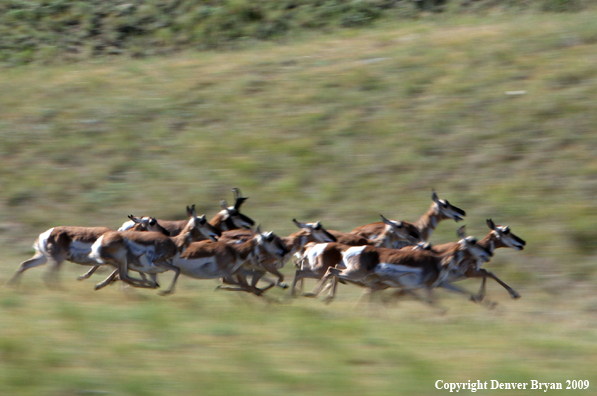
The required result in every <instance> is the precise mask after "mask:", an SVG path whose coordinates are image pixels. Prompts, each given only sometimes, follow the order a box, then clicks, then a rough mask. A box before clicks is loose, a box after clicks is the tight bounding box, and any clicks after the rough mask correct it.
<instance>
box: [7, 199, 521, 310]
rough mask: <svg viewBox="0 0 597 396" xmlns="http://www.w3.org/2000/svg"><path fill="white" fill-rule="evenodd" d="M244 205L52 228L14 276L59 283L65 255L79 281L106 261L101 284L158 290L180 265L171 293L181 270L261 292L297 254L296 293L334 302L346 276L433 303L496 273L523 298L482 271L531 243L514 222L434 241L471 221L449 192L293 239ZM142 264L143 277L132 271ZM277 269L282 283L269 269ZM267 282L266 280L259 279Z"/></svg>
mask: <svg viewBox="0 0 597 396" xmlns="http://www.w3.org/2000/svg"><path fill="white" fill-rule="evenodd" d="M233 192H234V195H235V197H234V198H235V203H234V205H233V206H228V205H227V204H226V201H222V202H221V206H222V210H221V211H220V212H219V213H218V214H216V215H215V216H214V218H213V219H211V220H210V221H207V220H206V217H205V215H202V216H197V214H196V213H195V206H194V205H193V206H191V207H187V215H188V217H189V219H188V220H180V221H168V220H157V219H155V218H154V217H135V216H133V215H130V216H129V219H130V221H127V222H125V223H124V224H123V225H122V227H121V228H119V229H118V230H117V231H114V230H112V229H110V228H107V227H71V226H61V227H54V228H50V229H49V230H47V231H45V232H43V233H41V234H40V235H39V237H38V238H37V240H36V241H35V243H34V245H33V247H34V248H35V254H34V256H33V257H32V258H30V259H29V260H26V261H24V262H22V263H21V264H20V265H19V267H18V269H17V271H16V272H15V274H14V275H13V276H12V278H11V279H10V280H9V281H8V284H11V285H14V284H17V282H18V281H19V279H20V275H21V274H22V273H23V272H24V271H26V270H27V269H29V268H33V267H37V266H39V265H42V264H45V263H49V264H50V270H49V271H48V272H47V274H46V281H48V282H50V281H53V282H56V281H57V276H58V270H59V268H60V265H61V264H62V263H63V262H64V261H70V262H73V263H76V264H81V265H84V266H90V267H91V269H90V270H89V271H88V272H87V273H86V274H84V275H81V276H79V277H78V279H79V280H83V279H87V278H89V277H90V276H91V275H92V274H93V273H94V272H95V271H96V270H97V269H98V268H99V267H101V266H105V265H108V266H110V267H112V268H114V270H113V271H112V273H111V274H110V275H109V276H108V277H107V278H106V279H104V280H103V281H102V282H100V283H98V284H96V285H95V289H96V290H98V289H101V288H103V287H105V286H107V285H109V284H111V283H112V282H115V281H117V280H121V281H123V282H125V283H127V284H129V285H131V286H134V287H140V288H157V287H159V284H158V282H157V274H159V273H162V272H166V271H173V272H174V276H173V279H172V283H171V285H170V286H169V287H168V289H166V290H165V291H162V292H160V294H162V295H166V294H170V293H172V292H173V291H174V287H175V285H176V281H177V279H178V277H179V275H180V274H182V275H185V276H188V277H191V278H195V279H220V280H221V284H220V285H219V286H218V288H219V289H223V290H237V291H245V292H249V293H253V294H255V295H258V296H261V295H263V293H264V292H265V291H266V290H268V289H270V288H271V287H273V286H276V285H277V286H280V287H283V288H287V287H288V285H287V284H285V283H284V277H283V275H282V274H281V273H280V269H281V268H282V267H283V266H284V264H285V263H286V262H287V261H289V260H290V259H292V258H294V264H295V265H296V266H297V267H298V269H297V270H296V275H295V277H294V280H293V283H292V285H291V286H290V295H291V296H294V295H295V294H296V293H297V289H302V283H303V279H304V278H314V279H318V280H319V282H318V283H317V285H316V286H315V288H314V289H313V291H312V292H311V293H305V294H303V295H304V296H309V297H317V296H319V295H320V294H321V293H324V292H326V291H327V292H328V295H327V296H326V297H325V298H324V300H325V301H326V302H329V301H331V299H333V298H334V295H335V293H336V288H337V285H338V282H340V283H343V284H347V283H350V284H355V285H358V286H361V287H363V288H365V293H364V294H365V295H371V293H373V292H376V291H380V290H384V289H396V292H395V295H396V296H399V295H403V294H410V295H413V296H415V297H417V298H420V297H419V296H418V295H417V293H416V292H415V290H417V289H423V290H425V291H427V292H428V294H427V298H425V301H427V302H430V303H433V299H432V298H431V290H432V289H433V288H436V287H441V288H445V289H448V290H451V291H454V292H457V293H462V294H465V295H468V296H469V297H470V299H471V300H473V301H475V302H481V301H483V300H484V297H485V294H486V291H485V282H486V279H487V278H491V279H494V280H495V281H496V282H498V283H499V284H500V285H501V286H503V287H504V288H505V289H506V290H507V291H508V292H509V293H510V296H511V297H512V298H519V297H520V295H519V294H518V293H517V292H516V291H515V290H513V289H512V288H511V287H510V286H508V285H507V284H505V283H504V282H503V281H501V280H500V279H499V278H498V277H496V276H495V275H494V274H493V273H491V272H489V271H487V270H485V269H483V268H481V266H482V265H483V264H484V263H486V262H488V261H489V260H490V258H491V257H492V256H493V252H494V250H495V249H497V248H501V247H506V248H512V249H515V250H523V248H524V246H525V241H524V240H522V239H521V238H519V237H518V236H516V235H514V233H512V232H511V231H510V228H509V227H508V226H499V225H496V224H495V223H494V222H493V221H492V220H491V219H489V220H487V225H488V227H489V233H488V234H487V236H486V237H485V238H483V239H481V240H479V241H477V239H476V238H474V237H472V236H466V235H465V232H464V227H460V228H459V229H458V237H459V240H458V241H457V242H451V243H445V244H441V245H434V246H431V245H430V244H429V243H428V240H429V237H430V236H431V234H432V232H433V231H434V230H435V228H436V227H437V226H438V224H439V223H440V222H441V221H443V220H454V221H456V222H458V221H460V220H462V218H463V216H465V212H464V211H463V210H462V209H460V208H458V207H456V206H454V205H452V204H450V203H449V202H448V201H447V200H444V199H440V198H439V197H438V196H437V194H436V193H435V191H433V193H432V195H431V198H432V202H431V206H430V207H429V210H428V211H427V212H426V213H425V214H423V215H422V216H421V218H420V219H419V220H417V221H416V222H414V223H409V222H406V221H396V220H388V219H386V218H385V217H384V216H381V220H382V221H381V222H378V223H372V224H367V225H363V226H360V227H357V228H355V229H354V230H352V231H351V232H350V233H345V232H339V231H333V230H326V229H325V228H324V227H323V226H322V225H321V223H320V222H316V223H302V222H299V221H297V220H296V219H293V220H292V221H293V222H294V224H295V225H296V226H297V227H298V228H299V230H298V231H297V232H295V233H292V234H291V235H289V236H288V237H279V236H277V235H275V234H274V233H273V232H263V231H261V230H260V227H259V226H257V227H255V229H253V226H254V224H255V223H254V221H253V220H252V219H250V218H249V217H247V216H246V215H244V214H242V213H240V206H241V205H242V203H243V202H244V201H245V200H246V199H247V198H246V197H243V196H242V194H241V192H240V190H238V189H233ZM131 270H132V271H135V272H137V273H138V274H139V277H135V276H131V274H130V273H129V271H131ZM267 273H270V274H273V275H275V276H276V277H277V280H275V281H273V280H269V279H268V278H267V277H265V275H266V274H267ZM468 278H482V284H481V288H480V289H479V291H478V293H477V294H476V295H472V294H470V293H468V292H466V291H464V290H463V289H461V288H459V287H457V286H455V285H454V284H453V283H454V282H456V281H459V280H463V279H468ZM260 281H261V282H264V283H267V286H262V287H261V288H259V287H258V284H259V282H260Z"/></svg>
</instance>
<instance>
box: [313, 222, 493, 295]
mask: <svg viewBox="0 0 597 396" xmlns="http://www.w3.org/2000/svg"><path fill="white" fill-rule="evenodd" d="M458 235H459V237H460V238H461V239H460V240H459V241H458V242H457V243H456V245H455V246H454V247H453V248H452V249H451V250H449V251H447V252H445V253H443V254H435V253H434V252H433V251H430V250H427V249H400V250H396V249H388V248H376V247H372V246H356V247H350V248H348V249H346V250H345V251H344V252H342V264H341V268H339V267H340V266H338V267H336V268H331V267H330V268H328V270H327V272H326V274H325V276H324V277H323V278H322V279H321V280H320V281H319V283H318V284H317V286H316V287H315V289H314V290H313V292H312V293H309V294H307V296H308V297H316V296H318V295H319V294H320V293H321V291H322V289H323V288H324V286H325V285H326V283H327V282H328V280H331V279H332V278H335V279H338V280H344V281H348V282H350V283H356V284H357V285H360V286H365V287H367V288H369V289H370V290H372V291H376V290H383V289H386V288H388V287H392V288H400V289H405V290H409V291H410V290H414V289H420V288H424V289H426V290H427V291H428V292H429V293H430V291H431V289H433V288H435V287H444V288H447V289H449V290H452V291H457V292H462V291H461V290H460V289H458V288H455V287H453V286H452V285H451V284H450V283H449V282H447V277H448V274H449V272H450V270H452V269H453V268H455V267H457V266H458V265H459V264H460V263H462V262H463V261H464V260H466V259H469V258H472V259H473V260H481V261H484V262H487V261H489V259H490V257H491V256H492V253H491V252H489V251H488V250H487V249H485V248H484V247H482V246H480V245H479V244H477V240H476V239H475V238H474V237H470V236H469V237H467V236H465V234H464V231H463V230H462V227H461V228H460V229H459V230H458ZM335 289H336V282H334V283H333V286H332V287H331V291H330V294H329V296H328V297H327V300H328V301H329V300H331V299H333V298H334V296H335Z"/></svg>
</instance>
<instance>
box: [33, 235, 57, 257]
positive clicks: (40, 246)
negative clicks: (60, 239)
mask: <svg viewBox="0 0 597 396" xmlns="http://www.w3.org/2000/svg"><path fill="white" fill-rule="evenodd" d="M52 231H54V228H50V229H49V230H48V231H45V232H42V233H41V234H39V237H38V238H37V244H36V245H37V246H36V245H33V248H34V249H35V250H38V251H40V252H42V253H43V254H44V255H45V256H47V255H48V238H50V234H52Z"/></svg>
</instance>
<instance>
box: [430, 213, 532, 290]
mask: <svg viewBox="0 0 597 396" xmlns="http://www.w3.org/2000/svg"><path fill="white" fill-rule="evenodd" d="M487 226H488V227H489V229H490V230H491V231H489V233H488V234H487V236H485V238H483V239H481V240H480V241H479V242H477V244H478V245H479V246H482V247H483V248H485V249H487V250H488V251H490V252H491V253H493V251H494V250H495V249H498V248H511V249H514V250H518V251H520V250H523V249H524V246H525V245H526V242H525V241H524V240H523V239H522V238H520V237H518V236H517V235H515V234H514V233H513V232H511V231H510V227H508V226H496V225H495V223H494V222H493V220H491V219H487ZM454 244H455V243H444V244H441V245H436V246H433V248H432V249H433V251H435V252H437V253H439V254H441V253H444V252H446V251H448V250H450V249H452V248H453V247H454ZM480 264H481V263H479V262H474V261H472V260H470V259H469V260H465V261H464V262H463V263H461V264H460V265H459V266H458V268H455V269H454V270H452V271H451V272H450V275H449V277H448V281H449V282H456V281H459V280H463V279H468V278H483V280H482V282H481V288H480V289H479V292H478V293H477V295H476V296H474V301H482V300H483V299H484V298H485V283H486V280H487V278H491V279H493V280H495V281H496V282H497V283H499V284H500V285H501V286H502V287H503V288H504V289H506V290H507V291H508V293H510V296H511V297H512V298H514V299H518V298H520V294H518V292H516V291H515V290H514V289H512V288H511V287H510V286H508V285H507V284H506V283H504V282H503V281H502V280H501V279H499V278H498V277H497V276H496V275H495V274H493V273H492V272H490V271H487V270H485V269H483V268H480Z"/></svg>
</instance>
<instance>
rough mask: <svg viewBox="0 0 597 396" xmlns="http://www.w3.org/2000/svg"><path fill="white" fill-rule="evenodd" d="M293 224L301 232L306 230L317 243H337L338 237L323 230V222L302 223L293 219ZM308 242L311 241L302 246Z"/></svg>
mask: <svg viewBox="0 0 597 396" xmlns="http://www.w3.org/2000/svg"><path fill="white" fill-rule="evenodd" d="M292 222H293V223H294V224H295V225H296V226H297V227H298V228H300V229H301V230H305V231H306V232H307V233H308V234H309V235H310V236H311V237H312V238H313V239H314V240H315V241H316V242H320V243H324V242H336V237H335V236H333V235H332V234H330V233H329V232H328V231H327V230H326V229H325V228H323V226H322V225H321V221H318V222H317V223H301V222H300V221H297V220H296V219H292ZM307 242H310V241H305V243H302V245H305V244H306V243H307Z"/></svg>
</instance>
